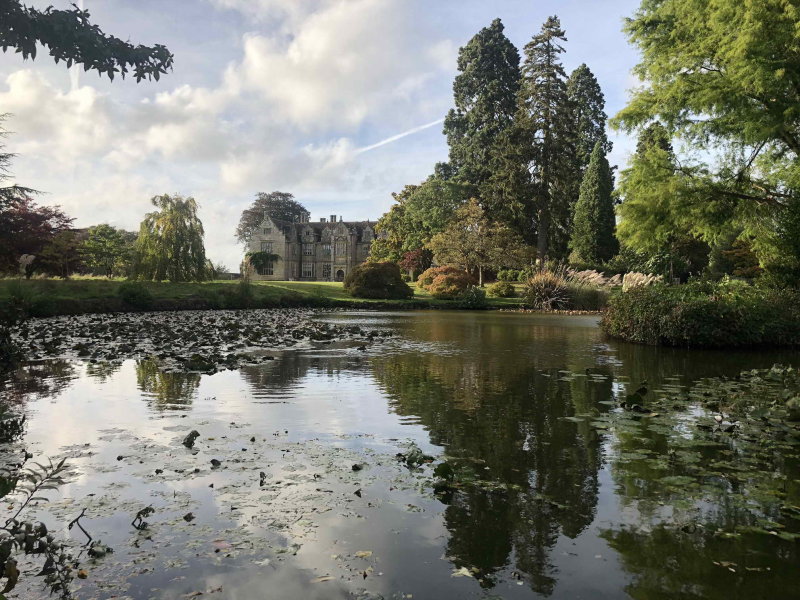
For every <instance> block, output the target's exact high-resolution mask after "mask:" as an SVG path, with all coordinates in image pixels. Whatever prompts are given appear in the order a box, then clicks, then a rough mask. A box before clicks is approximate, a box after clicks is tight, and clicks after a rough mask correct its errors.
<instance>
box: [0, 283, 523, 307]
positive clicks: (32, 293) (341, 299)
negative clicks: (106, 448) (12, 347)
mask: <svg viewBox="0 0 800 600" xmlns="http://www.w3.org/2000/svg"><path fill="white" fill-rule="evenodd" d="M123 283H125V281H124V280H122V279H106V278H99V277H77V278H73V279H68V280H61V279H39V278H35V279H31V280H19V279H16V278H14V279H0V305H4V304H9V303H11V302H12V299H13V300H15V301H17V302H22V303H23V304H25V305H26V306H27V307H29V312H31V314H34V315H42V316H44V315H54V314H63V313H80V312H110V311H121V310H128V309H130V307H127V306H126V305H125V304H124V303H123V302H122V301H121V300H120V298H119V295H118V290H119V288H120V286H121V285H122V284H123ZM239 283H240V282H239V281H230V280H225V281H207V282H200V283H195V282H187V283H168V282H154V281H146V282H141V285H142V286H143V287H144V288H146V289H147V290H148V291H149V292H150V294H151V295H152V298H153V302H154V304H153V308H154V309H157V310H168V309H182V308H183V309H186V308H241V307H242V306H244V305H248V306H254V307H265V308H267V307H273V306H303V305H306V306H323V307H324V306H344V307H346V306H353V307H369V306H371V305H374V306H376V307H381V308H387V307H388V308H391V307H395V308H456V306H455V302H453V301H449V300H439V299H436V298H433V297H431V295H430V294H429V293H428V292H427V291H425V290H421V289H417V288H416V286H412V287H414V297H413V298H409V299H407V300H367V299H362V298H353V297H352V296H350V295H349V294H347V293H346V292H345V291H344V288H343V286H342V284H341V283H340V282H315V281H254V282H252V286H251V289H252V293H251V295H250V296H249V297H248V299H247V300H245V301H242V299H241V296H240V293H241V286H240V285H239ZM488 300H489V306H490V307H491V308H514V307H518V306H519V305H520V303H521V300H520V299H519V298H488Z"/></svg>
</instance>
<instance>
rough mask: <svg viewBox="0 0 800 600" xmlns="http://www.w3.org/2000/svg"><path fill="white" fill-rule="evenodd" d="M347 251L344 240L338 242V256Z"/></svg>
mask: <svg viewBox="0 0 800 600" xmlns="http://www.w3.org/2000/svg"><path fill="white" fill-rule="evenodd" d="M344 253H345V245H344V242H336V256H342V255H343V254H344Z"/></svg>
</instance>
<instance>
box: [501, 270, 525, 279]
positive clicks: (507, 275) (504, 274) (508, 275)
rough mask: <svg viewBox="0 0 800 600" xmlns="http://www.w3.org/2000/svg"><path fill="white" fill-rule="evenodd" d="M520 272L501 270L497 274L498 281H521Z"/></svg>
mask: <svg viewBox="0 0 800 600" xmlns="http://www.w3.org/2000/svg"><path fill="white" fill-rule="evenodd" d="M519 273H520V272H519V271H518V270H516V269H500V270H499V271H498V272H497V279H499V280H500V281H517V280H518V279H519Z"/></svg>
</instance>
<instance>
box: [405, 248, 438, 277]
mask: <svg viewBox="0 0 800 600" xmlns="http://www.w3.org/2000/svg"><path fill="white" fill-rule="evenodd" d="M432 262H433V252H431V251H430V250H429V249H428V248H418V249H417V250H409V251H408V252H406V253H405V254H403V257H402V258H401V259H400V260H399V261H398V262H397V264H398V266H399V267H400V268H401V269H405V270H406V271H408V272H409V275H410V276H411V280H412V281H413V280H414V276H415V274H417V273H422V272H423V271H424V270H425V269H427V268H428V267H430V266H431V263H432Z"/></svg>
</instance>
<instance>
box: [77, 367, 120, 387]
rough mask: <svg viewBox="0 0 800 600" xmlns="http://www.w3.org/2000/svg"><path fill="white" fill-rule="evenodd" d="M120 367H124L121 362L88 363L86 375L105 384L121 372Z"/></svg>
mask: <svg viewBox="0 0 800 600" xmlns="http://www.w3.org/2000/svg"><path fill="white" fill-rule="evenodd" d="M120 367H122V363H121V362H95V363H91V362H90V363H86V375H87V376H88V377H91V378H92V379H95V380H97V381H99V382H100V383H105V382H106V381H108V380H109V379H110V378H111V376H112V375H115V374H116V373H117V372H118V371H119V370H120Z"/></svg>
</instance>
